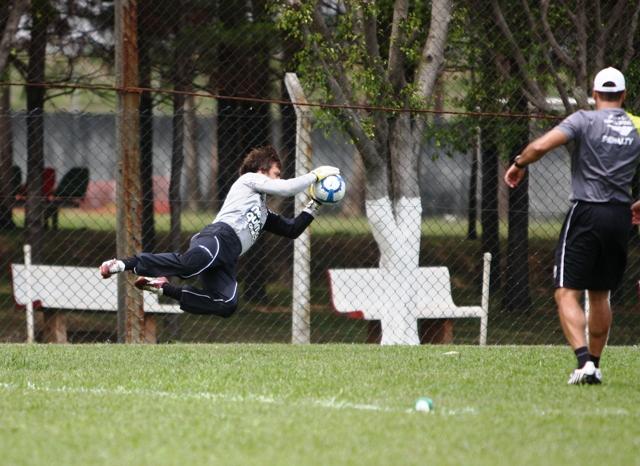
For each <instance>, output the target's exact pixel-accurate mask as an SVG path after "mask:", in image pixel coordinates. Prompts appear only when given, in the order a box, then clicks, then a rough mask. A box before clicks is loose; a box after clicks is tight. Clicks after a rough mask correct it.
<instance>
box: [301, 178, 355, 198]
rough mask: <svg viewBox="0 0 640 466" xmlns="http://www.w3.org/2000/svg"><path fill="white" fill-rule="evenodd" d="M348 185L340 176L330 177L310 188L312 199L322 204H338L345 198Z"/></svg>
mask: <svg viewBox="0 0 640 466" xmlns="http://www.w3.org/2000/svg"><path fill="white" fill-rule="evenodd" d="M345 190H346V185H345V183H344V180H343V179H342V177H341V176H340V175H330V176H327V177H326V178H323V179H321V180H320V181H316V182H315V183H314V184H312V185H311V188H309V194H311V197H312V198H313V199H314V200H316V201H318V202H319V203H321V204H337V203H338V202H340V201H341V200H342V198H343V197H344V192H345Z"/></svg>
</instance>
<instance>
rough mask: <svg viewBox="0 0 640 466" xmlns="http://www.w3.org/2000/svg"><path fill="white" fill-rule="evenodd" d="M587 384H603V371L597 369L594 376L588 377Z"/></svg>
mask: <svg viewBox="0 0 640 466" xmlns="http://www.w3.org/2000/svg"><path fill="white" fill-rule="evenodd" d="M587 383H588V384H589V385H598V384H601V383H602V371H601V370H600V369H599V368H598V367H596V370H595V372H594V373H593V375H592V376H589V377H587Z"/></svg>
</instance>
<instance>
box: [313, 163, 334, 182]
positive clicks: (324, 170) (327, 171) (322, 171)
mask: <svg viewBox="0 0 640 466" xmlns="http://www.w3.org/2000/svg"><path fill="white" fill-rule="evenodd" d="M311 173H313V174H314V175H315V176H316V181H320V180H324V179H325V178H326V177H327V176H331V175H339V174H340V169H339V168H336V167H332V166H331V165H322V166H321V167H318V168H314V169H313V170H311Z"/></svg>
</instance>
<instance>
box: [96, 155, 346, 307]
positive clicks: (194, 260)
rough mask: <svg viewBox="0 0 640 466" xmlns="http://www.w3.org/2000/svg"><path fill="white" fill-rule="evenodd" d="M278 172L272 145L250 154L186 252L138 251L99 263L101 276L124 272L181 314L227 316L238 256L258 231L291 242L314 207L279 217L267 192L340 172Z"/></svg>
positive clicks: (287, 190) (287, 192)
mask: <svg viewBox="0 0 640 466" xmlns="http://www.w3.org/2000/svg"><path fill="white" fill-rule="evenodd" d="M280 170H281V163H280V158H279V157H278V154H277V153H276V151H275V149H273V147H270V146H267V147H260V148H256V149H253V150H251V151H250V152H249V154H247V156H246V157H245V159H244V160H243V162H242V166H241V167H240V177H239V178H238V179H237V180H236V182H235V183H233V185H232V186H231V188H230V189H229V193H228V194H227V197H226V199H225V201H224V204H223V205H222V208H221V209H220V212H218V215H217V217H216V218H215V219H214V221H213V223H211V224H209V225H207V226H206V227H204V229H203V230H202V231H200V232H199V233H197V234H195V235H194V236H193V237H192V238H191V243H190V245H189V249H188V250H187V251H185V252H184V253H182V254H180V253H177V252H164V253H157V254H152V253H146V252H143V253H140V254H138V255H136V256H133V257H128V258H123V259H122V260H119V259H111V260H108V261H105V262H103V263H102V265H100V268H99V271H100V274H101V275H102V278H109V277H111V276H112V275H113V274H116V273H120V272H124V271H125V270H130V271H132V272H133V273H135V274H136V275H140V278H138V279H137V280H136V282H135V286H136V287H138V288H140V289H143V290H146V291H150V292H152V293H157V294H160V295H164V296H168V297H169V298H173V299H175V300H177V301H179V302H180V308H181V309H182V310H183V311H185V312H189V313H192V314H214V315H217V316H220V317H229V316H231V314H233V312H234V311H235V310H236V307H237V303H238V293H237V291H238V283H237V281H236V265H237V263H238V258H239V257H240V256H241V255H242V254H244V253H245V252H247V250H248V249H249V248H250V247H251V246H252V245H253V244H254V243H255V242H256V240H257V239H258V237H259V236H260V233H261V232H262V230H265V231H269V232H271V233H275V234H277V235H280V236H285V237H287V238H292V239H293V238H297V237H298V236H300V233H302V232H303V231H304V229H305V228H307V227H308V226H309V225H310V224H311V222H312V221H313V219H314V215H315V212H316V210H317V208H318V206H319V204H318V203H317V202H316V201H315V200H311V202H309V204H307V207H306V208H305V209H304V210H303V211H302V212H301V213H300V215H298V216H297V217H296V218H294V219H289V218H284V217H281V216H280V215H278V214H275V213H273V212H271V211H269V210H268V209H267V203H266V198H267V194H270V195H274V196H282V197H285V196H289V197H290V196H294V195H295V194H297V193H299V192H302V191H304V190H305V189H307V188H308V187H309V186H311V185H312V184H313V183H315V182H316V181H318V180H321V179H323V178H325V177H327V176H329V175H337V174H339V173H340V170H338V169H337V168H335V167H330V166H322V167H318V168H316V169H315V170H312V171H311V172H309V173H307V174H306V175H302V176H299V177H297V178H291V179H289V180H281V179H280ZM166 276H179V277H181V278H191V277H199V278H200V283H201V287H200V288H195V287H193V286H176V285H173V284H171V283H169V280H168V279H167V278H166Z"/></svg>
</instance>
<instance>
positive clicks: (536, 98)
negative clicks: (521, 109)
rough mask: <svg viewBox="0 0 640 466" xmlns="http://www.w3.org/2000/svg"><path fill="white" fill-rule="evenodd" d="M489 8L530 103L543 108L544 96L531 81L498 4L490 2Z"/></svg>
mask: <svg viewBox="0 0 640 466" xmlns="http://www.w3.org/2000/svg"><path fill="white" fill-rule="evenodd" d="M491 6H492V8H493V16H494V19H495V21H496V23H497V24H498V28H499V29H500V32H502V35H503V37H504V38H505V39H506V40H507V42H508V44H509V47H510V49H511V56H512V57H513V59H514V60H515V62H516V65H517V66H518V72H519V74H520V76H521V77H522V81H523V82H524V84H525V86H526V88H527V89H528V91H529V94H530V95H531V97H533V100H532V103H533V104H534V105H536V106H537V107H538V108H544V107H545V106H546V100H545V97H546V96H545V94H544V92H542V90H541V89H540V86H538V83H537V82H536V81H535V80H533V79H531V77H530V74H529V71H528V70H527V61H526V59H525V58H524V55H523V54H522V51H521V50H520V47H519V46H518V44H517V42H516V39H515V38H514V37H513V33H512V32H511V28H509V25H508V24H507V21H506V20H505V18H504V15H503V13H502V8H500V5H499V4H498V1H497V0H491Z"/></svg>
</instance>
